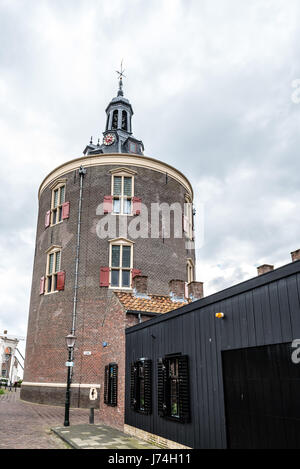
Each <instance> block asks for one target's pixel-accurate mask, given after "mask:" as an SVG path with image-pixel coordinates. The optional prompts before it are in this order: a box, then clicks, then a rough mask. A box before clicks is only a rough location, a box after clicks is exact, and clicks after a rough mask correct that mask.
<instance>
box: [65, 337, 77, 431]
mask: <svg viewBox="0 0 300 469" xmlns="http://www.w3.org/2000/svg"><path fill="white" fill-rule="evenodd" d="M75 341H76V337H75V335H74V334H69V335H67V337H66V342H67V347H68V350H69V357H68V362H67V366H68V378H67V391H66V403H65V421H64V426H65V427H69V425H70V421H69V411H70V388H71V374H72V366H73V364H72V358H73V349H74V345H75Z"/></svg>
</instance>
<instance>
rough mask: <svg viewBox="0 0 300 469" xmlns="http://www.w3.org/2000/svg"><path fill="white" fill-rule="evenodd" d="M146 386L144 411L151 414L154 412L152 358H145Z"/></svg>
mask: <svg viewBox="0 0 300 469" xmlns="http://www.w3.org/2000/svg"><path fill="white" fill-rule="evenodd" d="M144 386H145V394H144V395H145V403H144V409H145V410H144V413H145V414H147V415H149V414H151V413H152V362H151V360H144Z"/></svg>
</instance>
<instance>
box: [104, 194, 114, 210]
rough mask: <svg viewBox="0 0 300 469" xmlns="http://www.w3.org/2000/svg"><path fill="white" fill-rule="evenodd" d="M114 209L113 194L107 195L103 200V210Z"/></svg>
mask: <svg viewBox="0 0 300 469" xmlns="http://www.w3.org/2000/svg"><path fill="white" fill-rule="evenodd" d="M112 211H113V196H112V195H105V196H104V201H103V212H104V213H111V212H112Z"/></svg>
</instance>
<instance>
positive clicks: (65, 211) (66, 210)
mask: <svg viewBox="0 0 300 469" xmlns="http://www.w3.org/2000/svg"><path fill="white" fill-rule="evenodd" d="M69 216H70V202H65V203H64V204H62V219H63V220H67V219H68V218H69Z"/></svg>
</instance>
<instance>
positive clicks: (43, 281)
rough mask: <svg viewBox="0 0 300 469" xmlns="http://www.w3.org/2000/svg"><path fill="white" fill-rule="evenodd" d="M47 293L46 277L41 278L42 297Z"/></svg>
mask: <svg viewBox="0 0 300 469" xmlns="http://www.w3.org/2000/svg"><path fill="white" fill-rule="evenodd" d="M44 292H45V277H41V280H40V295H43V294H44Z"/></svg>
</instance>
